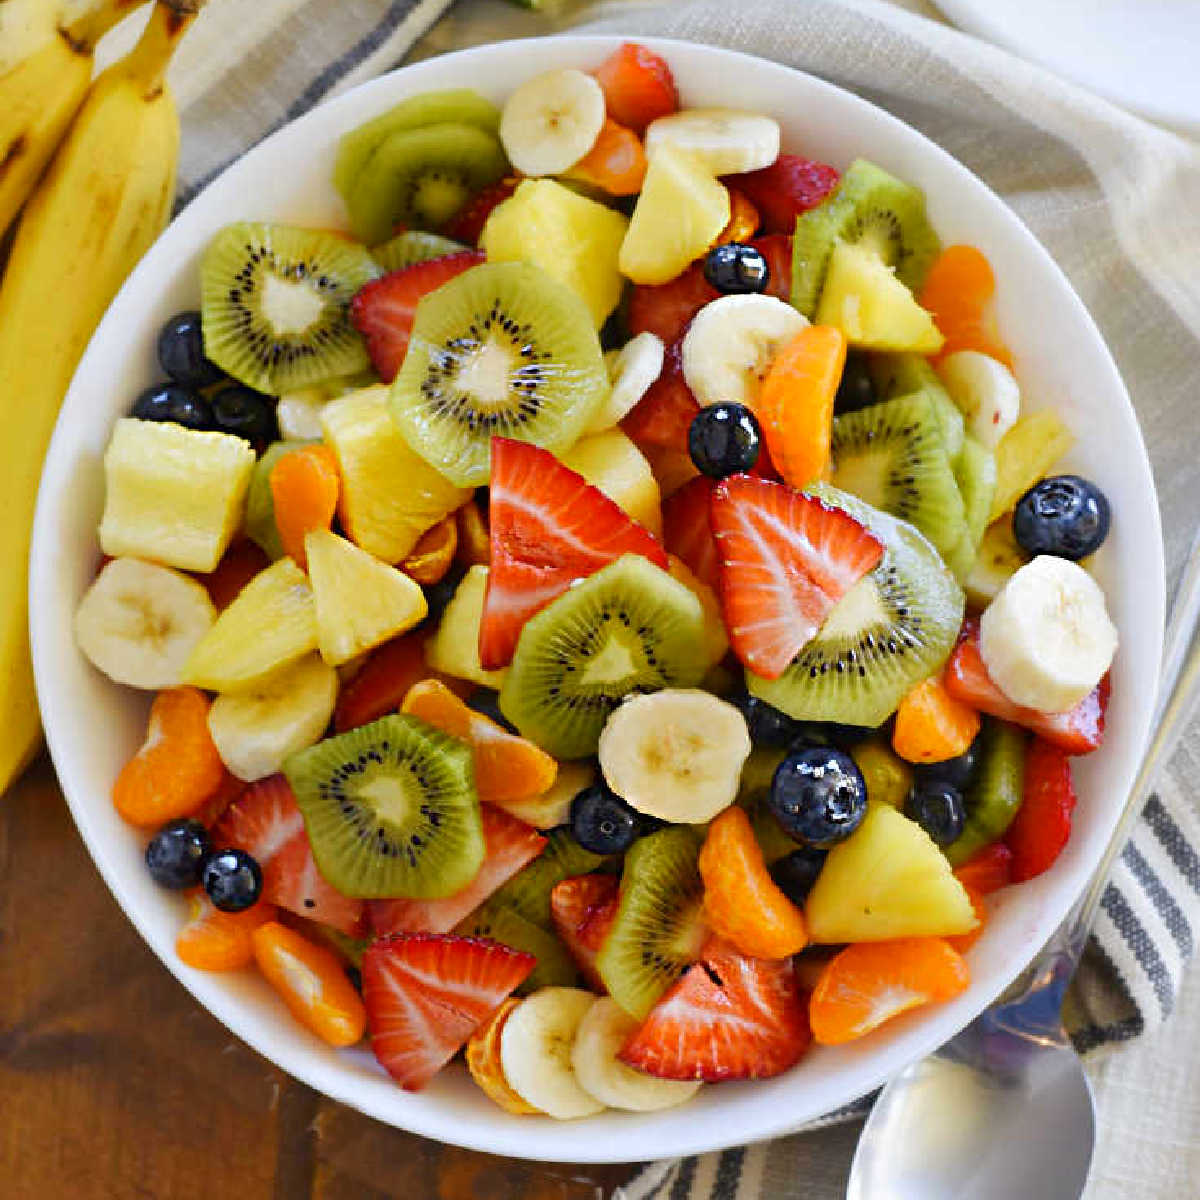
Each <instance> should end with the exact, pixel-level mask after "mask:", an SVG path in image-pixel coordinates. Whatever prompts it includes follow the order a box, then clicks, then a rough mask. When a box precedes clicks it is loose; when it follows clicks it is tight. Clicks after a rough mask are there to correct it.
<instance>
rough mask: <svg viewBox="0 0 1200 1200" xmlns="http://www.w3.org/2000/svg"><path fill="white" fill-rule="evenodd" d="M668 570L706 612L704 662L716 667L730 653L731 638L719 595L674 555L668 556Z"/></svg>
mask: <svg viewBox="0 0 1200 1200" xmlns="http://www.w3.org/2000/svg"><path fill="white" fill-rule="evenodd" d="M667 570H668V571H669V572H670V574H671V577H672V578H673V579H677V580H679V582H680V583H682V584H683V586H684V587H685V588H687V589H688V591H689V592H691V593H692V595H693V596H695V597H696V599H697V600H699V601H700V608H701V609H702V610H703V612H704V661H705V663H706V664H707V665H708V666H710V667H711V666H714V665H715V664H717V663H719V662H720V661H721V659H723V658H724V657H725V655H726V654H727V653H728V652H729V638H728V636H727V635H726V633H725V620H724V618H723V617H722V616H721V603H720V601H719V600H718V599H717V593H716V592H714V591H713V590H712V588H710V587H709V586H708V584H707V583H705V582H704V581H703V580H702V579H697V578H696V576H695V575H694V574H693V572H692V570H691V568H690V567H689V566H688V565H687V563H685V562H684V561H683V560H682V559H679V558H676V557H675V555H673V554H668V555H667Z"/></svg>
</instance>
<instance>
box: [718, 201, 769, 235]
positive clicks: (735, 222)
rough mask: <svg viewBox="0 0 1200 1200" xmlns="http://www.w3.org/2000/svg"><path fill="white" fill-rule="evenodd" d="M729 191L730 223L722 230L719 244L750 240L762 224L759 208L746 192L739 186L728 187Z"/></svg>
mask: <svg viewBox="0 0 1200 1200" xmlns="http://www.w3.org/2000/svg"><path fill="white" fill-rule="evenodd" d="M726 190H727V191H728V192H729V224H728V225H726V226H725V228H724V229H722V230H721V233H720V236H719V237H718V238H717V244H718V245H722V244H724V243H725V242H748V241H749V240H750V239H751V238H752V237H753V236H754V235H755V234H756V233H757V232H758V227H759V225H760V224H761V218H760V217H759V215H758V209H757V208H755V207H754V205H753V204H751V203H750V199H749V197H748V196H747V195H746V193H745V192H739V191H738V190H737V188H727V189H726Z"/></svg>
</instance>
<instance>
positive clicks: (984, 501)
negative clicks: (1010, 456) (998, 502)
mask: <svg viewBox="0 0 1200 1200" xmlns="http://www.w3.org/2000/svg"><path fill="white" fill-rule="evenodd" d="M954 478H955V481H956V482H957V483H958V491H959V494H960V495H961V496H962V501H963V516H964V518H965V519H966V522H967V532H968V534H969V535H970V538H971V551H972V552H971V558H972V560H973V559H974V557H975V553H974V552H975V550H976V549H977V548H978V546H979V543H980V542H981V541H983V535H984V532H985V531H986V530H987V525H988V515H989V514H990V513H991V511H992V500H993V499H994V498H995V495H996V456H995V455H994V454H993V453H992V452H991V451H990V450H989V449H988V448H987V447H986V446H985V445H983V443H982V442H977V441H976V440H975V439H974V438H973V437H968V438H965V439H964V440H963V447H962V453H961V454H959V456H958V459H957V460H956V462H955V463H954ZM968 569H969V565H968Z"/></svg>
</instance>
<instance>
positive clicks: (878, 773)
mask: <svg viewBox="0 0 1200 1200" xmlns="http://www.w3.org/2000/svg"><path fill="white" fill-rule="evenodd" d="M850 757H851V758H852V759H854V762H855V764H856V765H857V767H858V769H859V770H860V771H861V772H862V777H863V781H864V782H865V783H866V785H867V803H868V804H890V805H891V806H892V808H895V809H899V810H900V811H903V809H904V802H905V800H907V799H908V793H909V791H910V789H911V788H912V783H913V769H912V767H911V766H909V764H908V763H906V762H905V761H904V759H902V758H900V757H899V756H898V755H896V754H893V753H892V752H891V750H889V749H888V747H887V746H885V745H884V744H883V743H882V742H875V741H870V742H859V744H858V745H857V746H855V747H854V748H853V749H852V750H851V751H850Z"/></svg>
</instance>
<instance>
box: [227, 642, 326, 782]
mask: <svg viewBox="0 0 1200 1200" xmlns="http://www.w3.org/2000/svg"><path fill="white" fill-rule="evenodd" d="M337 692H338V676H337V671H335V670H334V669H333V667H331V666H329V665H327V664H326V662H325V661H324V660H323V659H322V658H321V656H320V655H319V654H310V655H308V656H307V657H305V658H302V659H300V661H299V662H297V663H293V664H292V665H291V666H289V667H285V668H284V669H283V670H282V671H280V672H278V673H277V674H275V675H272V676H271V677H270V678H269V679H268V680H267V681H266V682H265V683H262V684H260V685H259V686H258V688H257V689H255V690H254V691H252V692H239V693H238V694H237V695H220V696H218V697H217V698H216V699H215V700H214V701H213V702H212V707H211V708H210V709H209V710H208V732H209V733H210V734H211V735H212V740H213V744H214V745H215V746H216V748H217V753H218V754H219V755H220V756H221V761H222V762H223V763H224V764H225V766H226V767H228V768H229V770H230V771H231V772H232V773H233V774H234V775H236V776H237V777H238V778H239V779H244V780H246V781H247V782H248V783H250V782H253V781H254V780H255V779H265V778H266V777H267V776H268V775H274V774H275V772H276V771H278V770H280V768H281V767H282V766H283V760H284V759H285V758H287V757H288V755H289V754H294V753H295V752H296V751H297V750H304V749H305V748H307V747H308V746H311V745H312V744H313V743H314V742H315V741H317V740H318V739H319V738H320V736H321V734H323V733H324V732H325V727H326V726H327V725H328V724H329V719H330V717H332V716H333V706H334V704H335V703H336V702H337Z"/></svg>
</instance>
